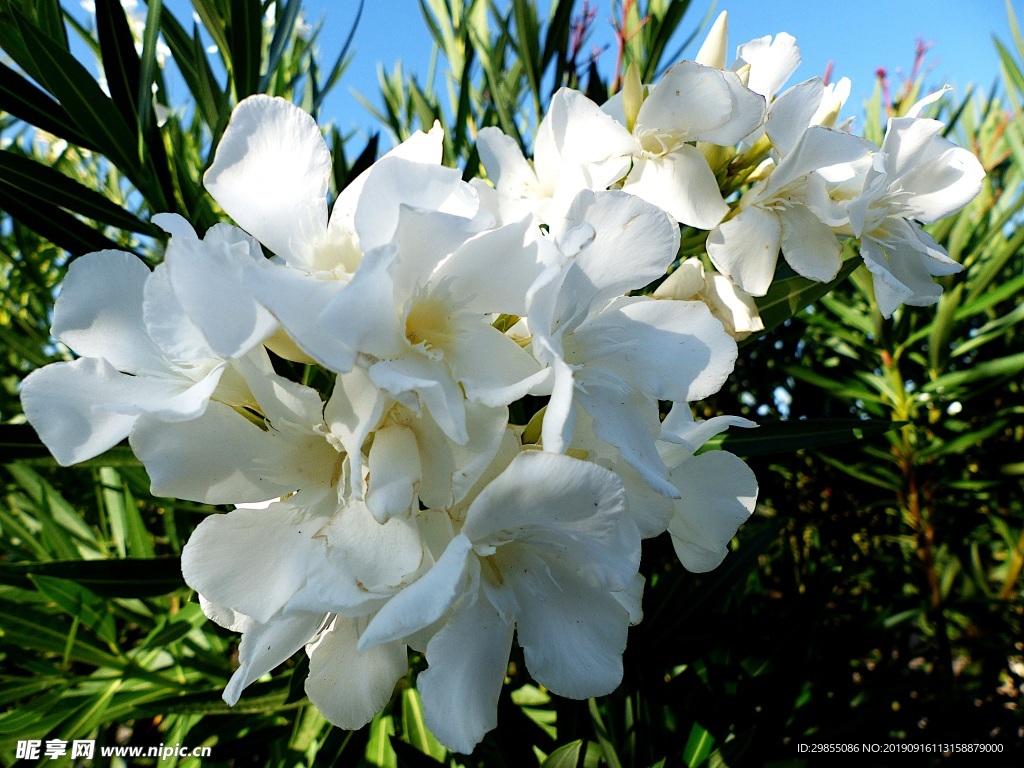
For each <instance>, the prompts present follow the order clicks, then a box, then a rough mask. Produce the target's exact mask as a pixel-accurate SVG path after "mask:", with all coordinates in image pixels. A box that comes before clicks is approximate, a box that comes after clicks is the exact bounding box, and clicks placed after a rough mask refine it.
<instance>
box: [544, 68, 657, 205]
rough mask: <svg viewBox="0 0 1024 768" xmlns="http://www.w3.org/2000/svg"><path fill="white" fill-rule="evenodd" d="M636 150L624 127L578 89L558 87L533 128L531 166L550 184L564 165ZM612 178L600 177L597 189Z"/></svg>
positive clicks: (578, 164)
mask: <svg viewBox="0 0 1024 768" xmlns="http://www.w3.org/2000/svg"><path fill="white" fill-rule="evenodd" d="M548 139H550V140H548ZM636 149H637V146H636V140H635V139H634V138H633V137H632V136H631V135H630V133H629V131H627V130H626V128H625V126H623V125H621V124H620V123H618V122H617V121H616V120H615V119H614V118H612V117H611V116H610V115H608V114H606V113H605V112H603V111H602V110H601V107H599V106H598V105H597V104H595V103H594V102H593V101H591V100H590V99H588V98H587V97H586V96H585V95H583V94H582V93H580V92H579V91H576V90H573V89H571V88H560V89H559V90H558V91H557V92H556V93H555V95H554V96H553V97H552V99H551V106H550V107H549V108H548V112H547V114H546V115H545V116H544V119H543V121H541V126H540V127H539V128H538V130H537V143H536V147H535V149H534V166H535V167H536V168H537V175H538V176H539V177H540V178H541V179H542V180H544V179H545V177H546V178H547V180H548V184H549V185H550V184H551V183H552V182H554V181H556V180H557V176H558V175H559V174H560V172H561V170H562V169H563V167H565V166H582V165H584V164H587V163H598V162H600V161H602V160H608V159H610V158H614V157H620V156H625V155H631V154H634V153H635V152H636ZM615 180H616V179H614V178H612V179H607V181H604V180H602V181H604V183H602V184H601V188H603V187H604V186H607V184H608V183H610V182H612V181H615Z"/></svg>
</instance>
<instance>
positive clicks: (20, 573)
mask: <svg viewBox="0 0 1024 768" xmlns="http://www.w3.org/2000/svg"><path fill="white" fill-rule="evenodd" d="M33 576H52V577H56V578H61V579H67V580H69V581H74V582H75V583H77V584H80V585H82V586H83V587H86V588H87V589H89V590H91V591H92V592H95V593H96V594H98V595H103V596H106V597H155V596H157V595H166V594H168V593H170V592H176V591H177V590H179V589H184V588H185V587H186V586H187V585H186V584H185V580H184V579H183V578H182V577H181V560H180V559H179V558H177V557H153V558H125V559H123V560H52V561H50V562H42V563H5V562H0V584H11V585H14V586H20V587H25V586H27V585H29V584H31V577H33Z"/></svg>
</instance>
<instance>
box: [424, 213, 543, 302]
mask: <svg viewBox="0 0 1024 768" xmlns="http://www.w3.org/2000/svg"><path fill="white" fill-rule="evenodd" d="M533 227H534V223H533V220H532V219H530V218H526V219H523V220H522V221H519V222H516V223H514V224H510V225H508V226H504V227H500V228H498V229H495V230H491V231H489V232H484V233H483V234H480V235H477V236H476V237H474V238H472V239H471V240H468V241H467V242H466V243H465V244H464V245H462V246H461V247H460V248H459V249H458V250H456V251H455V252H454V253H452V254H451V256H449V257H448V258H447V259H445V261H444V262H443V263H442V264H441V265H439V266H438V268H437V270H435V272H434V274H433V275H431V278H430V279H431V282H432V283H435V284H437V283H441V282H442V281H445V282H446V284H447V285H448V286H449V289H450V290H451V292H452V295H454V296H458V297H460V298H462V297H465V300H466V304H465V308H466V309H467V310H471V311H474V312H480V313H490V312H503V313H505V314H510V315H518V316H520V317H521V316H523V315H525V314H526V293H527V291H528V290H529V288H530V286H531V285H532V284H533V282H534V281H535V280H536V279H537V278H538V277H539V276H540V274H541V272H542V271H543V270H544V267H545V266H546V265H545V264H544V263H543V262H542V256H541V248H540V246H539V244H538V243H537V241H536V238H535V236H534V235H533V232H532V228H533Z"/></svg>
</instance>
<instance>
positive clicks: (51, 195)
mask: <svg viewBox="0 0 1024 768" xmlns="http://www.w3.org/2000/svg"><path fill="white" fill-rule="evenodd" d="M0 176H2V177H3V181H4V183H5V184H7V185H9V186H11V187H13V188H15V189H17V190H19V191H20V192H21V193H22V195H23V196H25V197H31V198H34V199H36V200H38V201H39V202H40V203H43V204H46V203H50V204H53V205H58V206H60V207H61V208H65V209H67V210H69V211H72V212H74V213H77V214H79V215H81V216H85V217H86V218H90V219H94V220H96V221H98V222H101V223H103V224H109V225H111V226H113V227H118V228H120V229H124V230H127V231H129V232H139V233H142V234H146V235H151V236H154V237H159V236H162V234H163V232H162V230H161V229H160V228H159V227H157V226H155V225H153V224H149V223H146V222H144V221H141V220H140V219H139V218H137V217H136V216H133V215H132V214H131V213H129V212H128V211H126V210H124V208H122V207H121V206H119V205H117V204H116V203H113V202H111V201H110V200H108V199H107V198H106V197H104V196H103V195H101V194H100V193H99V192H96V191H95V190H92V189H89V188H88V187H86V186H85V185H84V184H81V183H80V182H78V181H75V180H74V179H72V178H70V177H68V176H65V175H64V174H63V173H61V172H59V171H56V170H54V169H53V168H51V167H48V166H45V165H43V164H42V163H39V162H36V161H35V160H32V159H30V158H28V157H24V156H23V155H19V154H16V153H14V152H10V151H8V150H0ZM41 234H45V232H41ZM96 234H97V236H101V235H100V233H96Z"/></svg>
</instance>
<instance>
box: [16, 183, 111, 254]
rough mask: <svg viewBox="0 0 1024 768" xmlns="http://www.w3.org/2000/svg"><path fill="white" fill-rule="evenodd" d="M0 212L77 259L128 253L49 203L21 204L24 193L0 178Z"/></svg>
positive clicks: (30, 201)
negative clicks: (94, 254)
mask: <svg viewBox="0 0 1024 768" xmlns="http://www.w3.org/2000/svg"><path fill="white" fill-rule="evenodd" d="M0 209H3V210H4V211H6V212H7V213H8V214H10V215H11V217H12V218H13V219H15V220H16V221H17V222H19V223H20V224H23V225H25V226H26V227H29V228H30V229H32V230H33V231H34V232H38V233H39V234H40V235H42V236H43V237H45V238H46V239H47V240H49V241H50V242H51V243H53V244H54V245H57V246H59V247H61V248H63V249H64V250H66V251H68V252H69V253H70V254H71V255H72V256H81V255H82V254H83V253H89V252H91V251H103V250H107V249H114V250H118V249H120V250H128V249H127V248H123V247H122V246H120V245H118V244H117V243H115V242H114V241H113V240H109V239H107V238H106V237H104V236H103V235H101V234H100V233H99V232H97V231H96V230H95V229H93V228H92V227H90V226H88V225H86V224H83V223H82V222H81V221H79V220H78V219H76V218H75V217H74V216H72V215H71V214H69V213H67V212H65V211H63V210H62V209H60V208H58V207H57V206H55V205H53V204H51V203H44V202H41V201H39V200H25V198H24V193H23V192H22V190H20V189H18V188H17V187H16V186H13V185H11V184H9V183H7V182H6V181H5V180H4V179H2V178H0Z"/></svg>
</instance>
